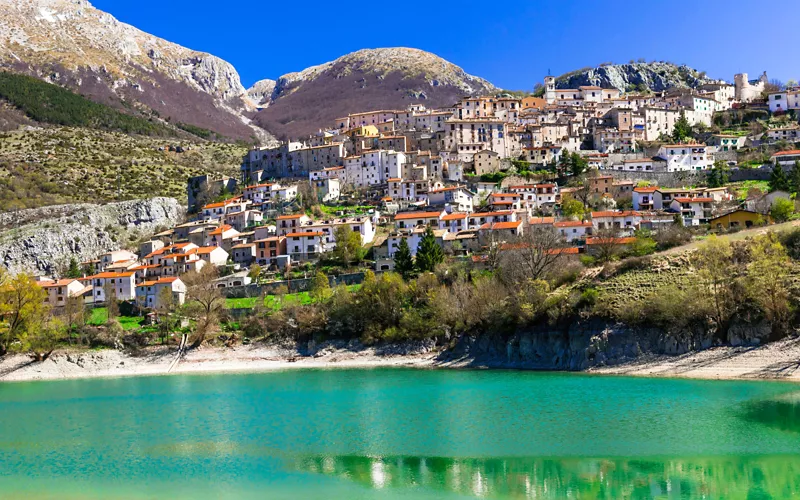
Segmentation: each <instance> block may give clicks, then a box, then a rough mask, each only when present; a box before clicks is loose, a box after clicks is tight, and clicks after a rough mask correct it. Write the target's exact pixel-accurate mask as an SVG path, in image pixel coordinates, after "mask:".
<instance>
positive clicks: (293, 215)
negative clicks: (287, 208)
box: [276, 214, 306, 220]
mask: <svg viewBox="0 0 800 500" xmlns="http://www.w3.org/2000/svg"><path fill="white" fill-rule="evenodd" d="M305 215H306V214H292V215H281V216H279V217H278V218H277V219H276V220H292V219H299V218H301V217H305Z"/></svg>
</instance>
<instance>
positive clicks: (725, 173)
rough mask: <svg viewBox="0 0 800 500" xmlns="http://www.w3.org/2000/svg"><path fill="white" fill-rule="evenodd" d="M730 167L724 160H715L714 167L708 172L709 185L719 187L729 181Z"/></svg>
mask: <svg viewBox="0 0 800 500" xmlns="http://www.w3.org/2000/svg"><path fill="white" fill-rule="evenodd" d="M728 179H729V169H728V166H727V165H726V164H725V162H724V161H722V160H717V161H715V162H714V168H712V169H711V170H710V171H709V172H708V187H711V188H718V187H722V186H724V185H725V184H727V183H728Z"/></svg>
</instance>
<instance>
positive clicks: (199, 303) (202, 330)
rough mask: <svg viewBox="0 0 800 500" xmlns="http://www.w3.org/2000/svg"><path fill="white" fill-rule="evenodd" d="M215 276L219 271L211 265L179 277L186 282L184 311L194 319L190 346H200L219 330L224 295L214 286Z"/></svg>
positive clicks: (223, 309)
mask: <svg viewBox="0 0 800 500" xmlns="http://www.w3.org/2000/svg"><path fill="white" fill-rule="evenodd" d="M217 277H219V272H218V271H217V268H216V267H214V266H211V265H208V266H204V267H203V268H202V269H201V270H200V271H192V272H189V273H186V274H184V275H183V276H182V277H181V279H182V280H183V282H184V283H185V284H186V311H187V313H188V315H189V317H190V318H192V319H193V320H194V321H195V331H194V339H193V340H192V347H198V346H200V344H202V343H203V342H204V341H205V340H206V339H207V338H209V337H211V336H212V335H214V334H215V333H216V332H218V331H219V328H220V321H221V320H222V317H223V315H224V313H225V297H223V296H222V294H221V293H220V291H219V289H218V288H217V286H216V283H215V280H216V278H217Z"/></svg>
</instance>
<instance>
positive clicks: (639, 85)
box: [556, 61, 718, 92]
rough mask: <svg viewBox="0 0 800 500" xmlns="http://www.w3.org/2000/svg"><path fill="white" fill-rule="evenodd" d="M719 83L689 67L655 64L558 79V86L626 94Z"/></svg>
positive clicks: (621, 66)
mask: <svg viewBox="0 0 800 500" xmlns="http://www.w3.org/2000/svg"><path fill="white" fill-rule="evenodd" d="M717 81H718V80H714V79H711V78H708V77H707V76H706V74H705V72H702V71H697V70H696V69H694V68H691V67H689V66H686V65H676V64H673V63H670V62H655V61H654V62H649V63H647V62H637V63H628V64H604V65H601V66H599V67H597V68H583V69H580V70H577V71H572V72H570V73H567V74H564V75H561V76H560V77H558V78H556V86H557V87H558V88H577V87H579V86H582V85H596V86H598V87H603V88H617V89H619V90H620V91H622V92H631V91H642V90H647V89H649V90H652V91H656V92H660V91H662V90H667V89H670V88H694V87H698V86H700V85H703V84H706V83H713V82H717Z"/></svg>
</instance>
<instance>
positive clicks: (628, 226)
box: [592, 210, 643, 235]
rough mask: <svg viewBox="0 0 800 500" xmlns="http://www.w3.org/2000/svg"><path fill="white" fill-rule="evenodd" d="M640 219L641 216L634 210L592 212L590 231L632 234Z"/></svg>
mask: <svg viewBox="0 0 800 500" xmlns="http://www.w3.org/2000/svg"><path fill="white" fill-rule="evenodd" d="M642 219H643V217H642V214H641V213H639V212H637V211H635V210H624V211H623V210H620V211H616V210H607V211H600V212H592V230H593V231H602V230H613V231H616V232H618V233H619V235H623V234H633V231H635V230H636V229H637V228H638V226H639V223H641V222H642Z"/></svg>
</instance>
